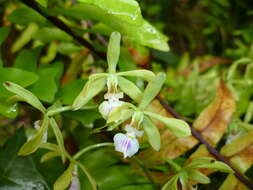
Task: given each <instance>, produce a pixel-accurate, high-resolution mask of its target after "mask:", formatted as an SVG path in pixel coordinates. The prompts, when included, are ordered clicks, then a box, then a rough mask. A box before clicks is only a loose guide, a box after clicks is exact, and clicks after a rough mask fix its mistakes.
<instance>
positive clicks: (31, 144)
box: [18, 117, 49, 156]
mask: <svg viewBox="0 0 253 190" xmlns="http://www.w3.org/2000/svg"><path fill="white" fill-rule="evenodd" d="M48 124H49V118H48V117H45V118H44V119H43V122H42V125H41V127H40V129H39V131H38V132H37V134H36V135H35V136H34V137H32V139H31V140H29V141H27V142H26V143H25V144H24V145H23V146H22V147H21V149H20V150H19V152H18V154H19V155H23V156H25V155H28V154H32V153H33V152H35V151H36V150H37V149H38V148H39V147H40V145H41V144H42V143H43V142H42V141H43V136H44V134H45V133H46V132H47V129H48Z"/></svg>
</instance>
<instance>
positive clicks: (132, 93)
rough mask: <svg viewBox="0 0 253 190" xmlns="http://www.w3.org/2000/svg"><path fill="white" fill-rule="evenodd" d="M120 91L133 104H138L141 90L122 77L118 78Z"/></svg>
mask: <svg viewBox="0 0 253 190" xmlns="http://www.w3.org/2000/svg"><path fill="white" fill-rule="evenodd" d="M118 82H119V84H118V85H119V87H120V89H121V90H122V91H123V92H124V93H125V94H127V95H128V96H129V97H130V98H131V99H132V100H134V101H135V102H140V100H141V97H142V92H141V90H140V89H139V88H138V87H137V86H136V85H135V84H134V83H133V82H131V81H130V80H127V79H125V78H123V77H118Z"/></svg>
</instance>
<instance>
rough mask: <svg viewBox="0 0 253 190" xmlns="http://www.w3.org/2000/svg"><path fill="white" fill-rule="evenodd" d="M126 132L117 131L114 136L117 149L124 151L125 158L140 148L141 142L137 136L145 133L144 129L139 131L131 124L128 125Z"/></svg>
mask: <svg viewBox="0 0 253 190" xmlns="http://www.w3.org/2000/svg"><path fill="white" fill-rule="evenodd" d="M125 130H126V132H127V133H126V134H123V133H117V134H116V135H115V136H114V138H113V141H114V146H115V150H116V151H118V152H122V153H123V154H124V158H126V157H131V156H133V155H134V154H135V153H136V152H138V150H139V142H138V140H137V138H136V137H140V136H142V135H143V131H138V130H137V129H135V128H134V127H132V126H131V125H126V127H125Z"/></svg>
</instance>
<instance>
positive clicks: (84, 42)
mask: <svg viewBox="0 0 253 190" xmlns="http://www.w3.org/2000/svg"><path fill="white" fill-rule="evenodd" d="M22 2H23V3H24V4H26V5H27V6H28V7H30V8H32V9H34V10H35V11H37V12H38V13H39V14H41V15H42V16H44V17H45V18H46V19H47V20H49V21H50V22H51V23H52V24H54V25H55V26H57V27H58V28H60V29H61V30H63V31H64V32H66V33H68V34H69V35H70V36H72V37H73V39H75V40H76V41H78V42H79V43H80V44H82V45H83V46H85V47H87V48H88V49H89V50H90V51H92V52H94V53H95V54H96V55H98V56H99V57H100V58H102V59H105V58H106V55H105V53H104V52H100V51H97V50H96V48H94V46H93V45H92V44H91V43H90V42H88V41H87V40H85V39H84V38H83V37H81V36H79V35H77V34H75V33H74V32H73V31H72V29H71V28H70V27H68V26H67V25H66V24H65V23H64V22H62V21H61V20H60V19H58V18H57V17H54V16H50V15H48V14H47V13H45V11H43V10H42V9H41V8H40V7H39V5H38V4H37V3H36V2H35V1H34V0H22Z"/></svg>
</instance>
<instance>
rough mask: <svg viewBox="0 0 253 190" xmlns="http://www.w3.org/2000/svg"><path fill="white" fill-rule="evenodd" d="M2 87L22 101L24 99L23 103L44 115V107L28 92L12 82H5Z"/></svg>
mask: <svg viewBox="0 0 253 190" xmlns="http://www.w3.org/2000/svg"><path fill="white" fill-rule="evenodd" d="M4 87H5V88H6V89H7V90H9V91H10V92H12V93H14V94H17V95H18V96H20V97H21V98H22V99H24V101H26V102H27V103H28V104H30V105H32V106H33V107H35V108H37V109H38V110H40V111H41V112H42V113H45V111H46V109H45V108H44V106H43V105H42V104H41V102H40V101H39V99H38V98H37V97H36V96H34V95H33V94H32V93H31V92H30V91H28V90H26V89H24V88H23V87H21V86H19V85H18V84H15V83H12V82H5V83H4Z"/></svg>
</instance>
